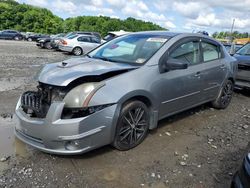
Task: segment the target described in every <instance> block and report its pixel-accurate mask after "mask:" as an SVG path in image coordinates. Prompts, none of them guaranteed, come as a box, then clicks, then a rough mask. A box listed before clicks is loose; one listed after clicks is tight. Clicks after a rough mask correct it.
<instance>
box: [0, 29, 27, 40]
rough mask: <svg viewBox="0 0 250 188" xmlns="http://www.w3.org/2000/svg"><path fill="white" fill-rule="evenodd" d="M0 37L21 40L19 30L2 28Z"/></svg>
mask: <svg viewBox="0 0 250 188" xmlns="http://www.w3.org/2000/svg"><path fill="white" fill-rule="evenodd" d="M0 39H8V40H22V39H23V35H22V34H21V33H20V32H19V31H15V30H3V31H0Z"/></svg>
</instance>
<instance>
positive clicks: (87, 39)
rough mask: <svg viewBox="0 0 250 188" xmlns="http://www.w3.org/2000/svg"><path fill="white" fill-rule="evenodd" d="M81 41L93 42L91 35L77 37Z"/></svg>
mask: <svg viewBox="0 0 250 188" xmlns="http://www.w3.org/2000/svg"><path fill="white" fill-rule="evenodd" d="M77 40H78V41H79V42H91V40H90V37H85V36H84V37H79V38H78V39H77Z"/></svg>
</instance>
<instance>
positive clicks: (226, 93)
mask: <svg viewBox="0 0 250 188" xmlns="http://www.w3.org/2000/svg"><path fill="white" fill-rule="evenodd" d="M233 89H234V84H233V82H232V81H231V80H227V81H226V83H225V84H224V85H223V88H222V89H221V91H220V94H219V96H218V97H217V99H216V100H215V101H213V102H212V105H213V107H214V108H218V109H225V108H226V107H228V105H229V104H230V102H231V99H232V97H233Z"/></svg>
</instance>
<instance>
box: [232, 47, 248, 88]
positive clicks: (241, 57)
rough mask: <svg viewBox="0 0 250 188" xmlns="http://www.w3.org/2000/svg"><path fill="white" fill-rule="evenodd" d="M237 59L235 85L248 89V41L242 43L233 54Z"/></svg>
mask: <svg viewBox="0 0 250 188" xmlns="http://www.w3.org/2000/svg"><path fill="white" fill-rule="evenodd" d="M234 57H235V58H236V59H237V60H238V73H237V77H236V83H235V85H236V86H238V87H241V88H248V89H250V43H248V44H246V45H244V46H243V47H242V48H240V49H239V50H238V51H237V52H236V53H235V54H234Z"/></svg>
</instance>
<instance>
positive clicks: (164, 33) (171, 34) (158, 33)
mask: <svg viewBox="0 0 250 188" xmlns="http://www.w3.org/2000/svg"><path fill="white" fill-rule="evenodd" d="M129 35H156V36H163V37H166V38H173V37H176V36H180V38H185V37H200V38H205V39H208V40H211V41H214V42H216V43H218V44H221V42H219V41H217V40H216V39H214V38H212V37H210V36H207V35H203V34H200V33H178V32H170V31H164V30H162V31H140V32H135V33H131V34H129Z"/></svg>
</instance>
